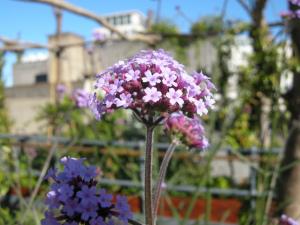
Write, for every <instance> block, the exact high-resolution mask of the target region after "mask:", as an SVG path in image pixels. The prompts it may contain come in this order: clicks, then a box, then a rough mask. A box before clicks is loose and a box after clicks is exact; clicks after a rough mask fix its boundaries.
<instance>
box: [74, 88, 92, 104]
mask: <svg viewBox="0 0 300 225" xmlns="http://www.w3.org/2000/svg"><path fill="white" fill-rule="evenodd" d="M72 97H73V99H74V101H75V104H76V106H77V107H79V108H87V107H88V105H89V101H90V99H91V96H90V94H89V93H88V92H87V91H85V90H83V89H76V90H75V91H74V92H73V96H72Z"/></svg>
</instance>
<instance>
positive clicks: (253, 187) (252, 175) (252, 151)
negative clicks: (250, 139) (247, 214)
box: [250, 148, 257, 210]
mask: <svg viewBox="0 0 300 225" xmlns="http://www.w3.org/2000/svg"><path fill="white" fill-rule="evenodd" d="M256 155H257V151H256V149H255V148H251V149H250V158H251V159H254V158H255V156H256ZM256 193H257V191H256V170H255V169H254V168H253V167H250V195H251V202H250V206H251V209H252V210H255V207H256Z"/></svg>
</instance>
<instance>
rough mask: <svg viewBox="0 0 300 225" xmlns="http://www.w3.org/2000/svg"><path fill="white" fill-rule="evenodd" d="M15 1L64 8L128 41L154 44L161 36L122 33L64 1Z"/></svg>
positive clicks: (102, 19) (100, 18) (94, 15)
mask: <svg viewBox="0 0 300 225" xmlns="http://www.w3.org/2000/svg"><path fill="white" fill-rule="evenodd" d="M16 1H23V2H35V3H42V4H46V5H50V6H54V7H57V8H60V9H63V10H66V11H68V12H71V13H74V14H77V15H80V16H83V17H85V18H89V19H92V20H94V21H96V22H97V23H99V24H100V25H102V26H103V27H105V28H107V29H108V30H110V31H111V32H113V33H116V34H118V35H119V36H120V37H121V38H122V39H125V40H128V41H142V42H145V43H148V44H154V43H155V42H157V41H159V40H160V39H161V37H160V36H159V35H155V36H154V35H152V36H149V35H144V34H135V35H132V36H130V37H129V36H127V35H125V34H124V33H122V32H121V31H120V30H118V29H117V28H116V27H114V26H112V25H111V24H110V23H108V22H107V21H106V20H105V18H104V17H102V16H99V15H97V14H94V13H92V12H90V11H88V10H86V9H84V8H81V7H78V6H75V5H73V4H70V3H68V2H65V1H60V0H16Z"/></svg>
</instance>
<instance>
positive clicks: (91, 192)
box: [41, 157, 132, 225]
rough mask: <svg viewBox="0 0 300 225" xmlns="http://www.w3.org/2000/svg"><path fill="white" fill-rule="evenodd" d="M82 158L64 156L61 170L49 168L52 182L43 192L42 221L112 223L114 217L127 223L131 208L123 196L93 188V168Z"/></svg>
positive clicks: (52, 223) (46, 224) (55, 223)
mask: <svg viewBox="0 0 300 225" xmlns="http://www.w3.org/2000/svg"><path fill="white" fill-rule="evenodd" d="M83 162H84V160H83V159H76V158H70V157H64V158H62V159H61V163H62V164H63V165H64V170H63V171H62V172H59V173H58V172H57V171H56V170H53V169H51V170H49V172H48V174H47V176H46V177H47V178H48V179H52V180H53V181H54V183H53V184H52V185H51V190H50V191H49V192H48V193H47V197H46V201H45V203H46V205H48V208H49V209H48V211H47V212H46V213H45V218H44V219H43V220H42V221H41V223H42V225H79V224H91V225H99V224H100V225H102V224H103V225H105V224H109V225H113V224H115V222H114V221H115V220H116V219H117V220H119V221H121V222H122V224H127V223H128V219H131V218H132V212H131V210H130V207H129V205H128V202H127V198H126V197H124V196H117V198H116V202H115V203H114V202H113V201H112V200H113V196H112V195H111V194H109V193H107V192H106V191H105V190H104V189H98V188H97V186H96V185H97V180H96V176H97V171H96V167H94V166H86V165H84V164H83Z"/></svg>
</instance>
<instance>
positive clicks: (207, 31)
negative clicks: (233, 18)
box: [191, 16, 225, 37]
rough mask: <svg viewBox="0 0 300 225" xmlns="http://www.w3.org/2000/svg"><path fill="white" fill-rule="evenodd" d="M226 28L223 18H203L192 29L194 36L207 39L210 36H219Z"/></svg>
mask: <svg viewBox="0 0 300 225" xmlns="http://www.w3.org/2000/svg"><path fill="white" fill-rule="evenodd" d="M224 28H225V24H224V22H223V19H222V17H220V16H206V17H202V18H201V19H200V20H199V21H198V22H196V23H194V24H193V25H192V27H191V33H192V34H193V35H198V36H203V37H207V36H208V35H218V34H220V33H221V32H222V31H223V30H224Z"/></svg>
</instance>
